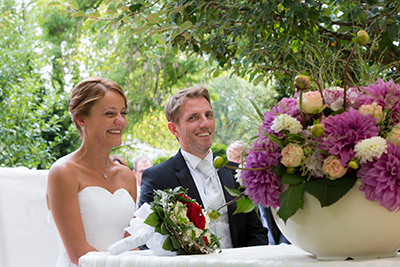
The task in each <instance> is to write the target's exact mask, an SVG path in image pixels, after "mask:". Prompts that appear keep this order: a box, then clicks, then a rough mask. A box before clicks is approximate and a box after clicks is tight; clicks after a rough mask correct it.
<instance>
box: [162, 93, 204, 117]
mask: <svg viewBox="0 0 400 267" xmlns="http://www.w3.org/2000/svg"><path fill="white" fill-rule="evenodd" d="M194 97H204V98H205V99H206V100H207V101H208V103H210V105H211V101H210V94H209V92H208V90H207V89H206V88H205V87H203V86H201V85H196V86H193V87H189V88H185V89H182V90H179V91H178V92H176V93H175V94H174V95H173V96H172V97H171V98H170V99H169V100H168V102H167V104H166V105H165V108H164V112H165V116H166V117H167V120H168V122H174V123H178V122H179V115H180V111H181V108H182V106H183V105H184V104H185V102H186V100H188V99H189V98H194Z"/></svg>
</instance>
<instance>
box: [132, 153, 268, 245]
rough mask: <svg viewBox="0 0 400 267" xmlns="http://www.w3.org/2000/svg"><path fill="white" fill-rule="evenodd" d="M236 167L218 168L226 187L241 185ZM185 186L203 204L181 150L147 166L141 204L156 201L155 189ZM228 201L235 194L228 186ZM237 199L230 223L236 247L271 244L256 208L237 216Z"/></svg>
mask: <svg viewBox="0 0 400 267" xmlns="http://www.w3.org/2000/svg"><path fill="white" fill-rule="evenodd" d="M234 173H235V171H234V170H233V169H230V168H227V167H222V168H221V169H220V170H219V171H218V175H219V177H220V180H221V184H222V186H223V187H224V186H227V187H228V188H237V186H238V184H236V182H235V179H234V177H233V176H234ZM178 186H182V187H183V188H185V189H186V190H187V193H188V195H189V197H191V198H192V199H195V200H196V201H197V202H198V203H199V204H200V205H201V206H202V207H204V206H203V202H202V201H201V198H200V194H199V191H198V190H197V187H196V185H195V183H194V180H193V178H192V175H191V173H190V171H189V168H188V166H187V165H186V162H185V160H184V158H183V156H182V154H181V152H180V150H179V151H178V153H177V154H176V155H175V156H173V157H171V158H170V159H168V160H166V161H164V162H162V163H160V164H158V165H156V166H153V167H150V168H148V169H146V170H145V171H144V172H143V175H142V185H141V193H140V201H139V206H141V205H142V204H143V203H145V202H147V203H150V202H152V201H153V196H154V195H153V190H154V189H161V190H164V189H167V188H172V189H173V188H175V187H178ZM224 195H225V200H226V201H227V202H228V201H230V200H232V199H233V198H234V197H233V196H231V195H230V194H229V193H228V192H227V191H226V190H225V188H224ZM235 209H236V202H235V203H234V204H232V205H229V206H228V215H229V225H230V232H231V237H232V243H233V247H247V246H258V245H267V244H268V235H267V233H268V232H267V231H268V230H267V229H266V228H264V227H263V226H262V223H261V221H260V218H259V217H258V215H257V214H256V212H255V211H254V210H253V211H252V212H250V213H239V214H236V215H233V212H234V211H235Z"/></svg>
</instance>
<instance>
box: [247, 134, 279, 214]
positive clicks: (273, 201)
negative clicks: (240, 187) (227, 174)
mask: <svg viewBox="0 0 400 267" xmlns="http://www.w3.org/2000/svg"><path fill="white" fill-rule="evenodd" d="M280 159H281V149H280V148H279V147H278V146H277V145H275V144H274V143H272V142H271V141H270V140H269V139H268V138H267V137H265V136H260V137H259V138H257V139H256V141H254V143H253V147H252V148H251V149H250V150H249V155H248V156H247V157H246V164H245V168H260V167H271V168H267V169H265V170H258V171H247V170H244V171H242V173H243V178H244V181H245V184H246V186H247V190H248V193H249V194H250V195H251V198H252V199H253V201H254V202H255V203H257V204H261V205H262V206H264V207H267V206H271V207H273V208H277V207H279V195H280V194H281V193H282V191H281V189H280V180H281V179H280V178H279V177H278V176H277V175H276V174H275V173H274V172H273V171H272V170H273V168H274V167H275V166H277V165H278V164H279V162H280Z"/></svg>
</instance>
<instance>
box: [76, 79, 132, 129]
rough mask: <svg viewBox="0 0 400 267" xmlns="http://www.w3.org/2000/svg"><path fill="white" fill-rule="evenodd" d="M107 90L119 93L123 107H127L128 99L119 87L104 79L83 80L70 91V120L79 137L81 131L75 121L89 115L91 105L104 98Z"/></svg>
mask: <svg viewBox="0 0 400 267" xmlns="http://www.w3.org/2000/svg"><path fill="white" fill-rule="evenodd" d="M108 90H113V91H115V92H117V93H119V94H120V95H121V96H122V97H123V98H124V101H125V107H127V106H128V99H127V97H126V95H125V93H124V91H123V90H122V88H121V86H119V85H118V84H117V83H116V82H114V81H112V80H109V79H106V78H102V77H91V78H88V79H85V80H83V81H81V82H79V83H78V84H77V85H76V86H75V87H74V89H73V90H72V93H71V101H70V103H69V112H70V113H71V119H72V121H73V122H74V123H75V126H76V128H77V129H78V131H79V134H80V135H82V129H81V127H80V126H79V124H78V123H77V122H76V119H77V118H79V117H81V116H88V115H90V110H91V108H92V107H93V105H94V104H95V103H96V101H97V100H99V99H101V98H102V97H104V95H105V93H106V91H108Z"/></svg>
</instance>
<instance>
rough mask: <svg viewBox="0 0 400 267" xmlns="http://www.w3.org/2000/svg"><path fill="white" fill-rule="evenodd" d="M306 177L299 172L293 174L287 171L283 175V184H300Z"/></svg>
mask: <svg viewBox="0 0 400 267" xmlns="http://www.w3.org/2000/svg"><path fill="white" fill-rule="evenodd" d="M304 180H305V178H304V177H303V176H302V175H301V174H300V173H299V172H295V173H293V174H290V173H287V172H285V173H284V174H283V176H282V181H281V184H298V183H302V182H304Z"/></svg>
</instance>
